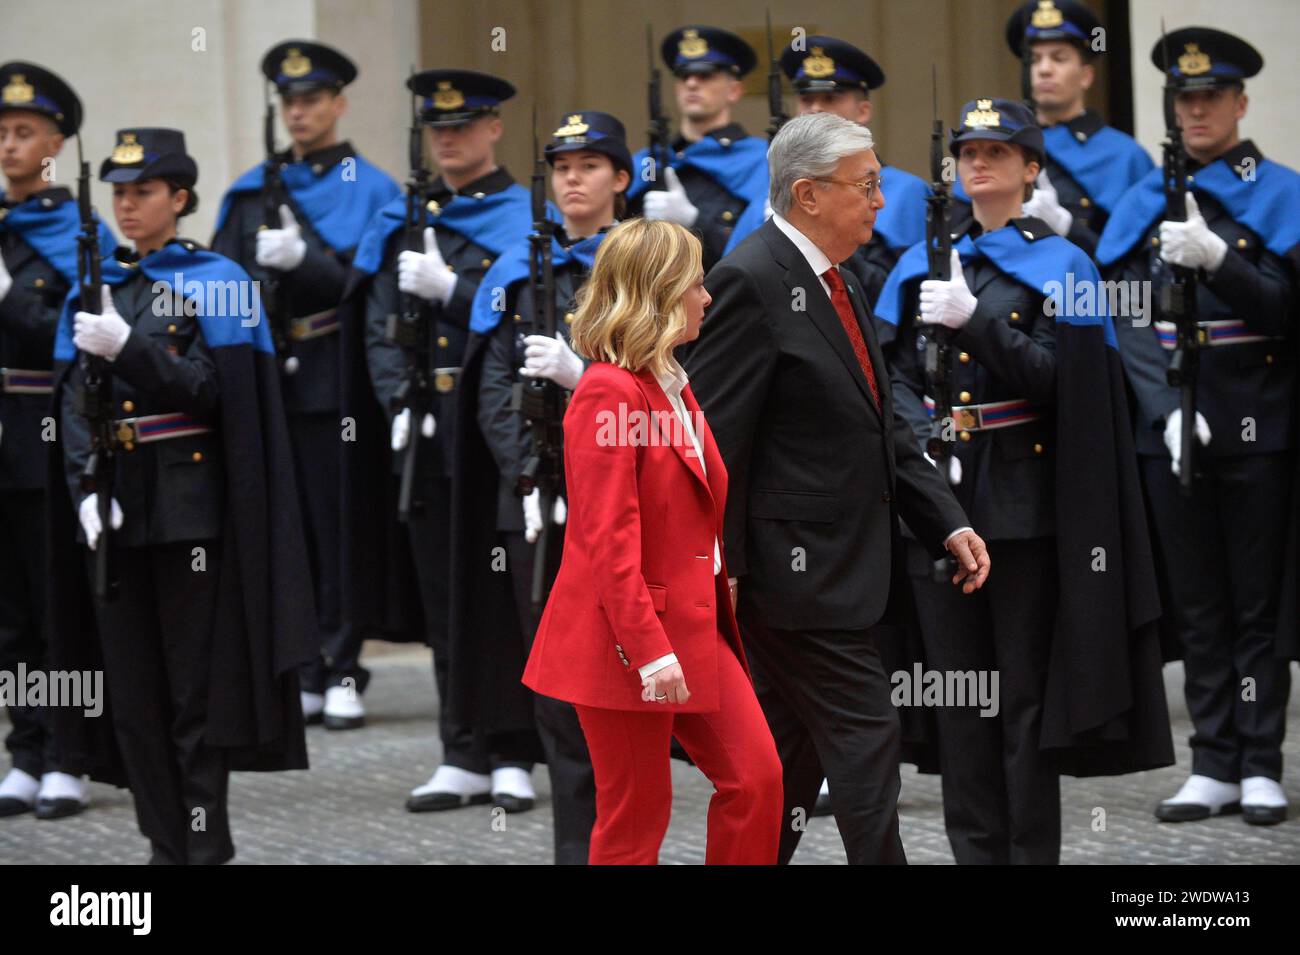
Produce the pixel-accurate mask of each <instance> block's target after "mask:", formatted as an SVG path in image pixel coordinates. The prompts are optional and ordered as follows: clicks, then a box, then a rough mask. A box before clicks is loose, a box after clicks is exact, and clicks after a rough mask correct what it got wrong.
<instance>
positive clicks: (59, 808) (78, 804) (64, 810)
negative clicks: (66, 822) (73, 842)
mask: <svg viewBox="0 0 1300 955" xmlns="http://www.w3.org/2000/svg"><path fill="white" fill-rule="evenodd" d="M89 805H90V803H88V802H85V801H84V800H81V799H72V798H69V797H64V796H60V797H59V798H57V799H50V798H48V797H42V798H40V799H37V800H36V818H37V819H65V818H67V817H68V816H75V815H77V814H78V813H82V812H85V811H86V807H87V806H89Z"/></svg>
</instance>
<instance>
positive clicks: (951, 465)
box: [925, 454, 961, 487]
mask: <svg viewBox="0 0 1300 955" xmlns="http://www.w3.org/2000/svg"><path fill="white" fill-rule="evenodd" d="M925 459H926V460H927V461H929V462H930V463H931V464H933V465H934V466H935V469H936V470H937V469H938V467H939V464H938V462H937V461H935V459H934V458H932V457H930V455H928V454H927V455H926V456H925ZM948 483H949V484H950V485H951V486H953V487H956V486H957V485H958V484H960V483H961V460H960V459H959V458H958V457H957V455H955V454H950V455H948Z"/></svg>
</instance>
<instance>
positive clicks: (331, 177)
mask: <svg viewBox="0 0 1300 955" xmlns="http://www.w3.org/2000/svg"><path fill="white" fill-rule="evenodd" d="M350 161H351V162H355V164H356V165H355V167H352V168H346V164H347V163H348V162H350ZM265 173H266V167H265V165H263V164H258V165H256V166H254V167H253V168H252V169H250V170H248V172H246V173H244V174H243V175H242V176H240V177H239V178H238V179H236V180H235V183H234V185H232V186H231V187H230V189H228V190H227V191H226V195H225V197H224V198H223V199H222V200H221V211H220V212H219V213H218V214H217V225H216V228H215V229H213V232H214V233H216V232H220V231H221V227H222V226H223V225H225V223H226V217H227V216H229V215H230V209H231V207H232V205H233V204H234V199H235V196H237V195H240V194H242V193H248V192H260V191H261V189H262V182H263V176H264V175H265ZM280 179H281V181H282V182H283V183H284V188H285V190H286V191H287V192H288V193H289V196H290V197H291V198H292V199H293V202H294V205H296V206H297V207H298V211H299V212H301V213H302V214H303V215H305V216H306V217H307V220H308V221H309V222H310V223H311V227H312V228H313V229H314V230H315V231H316V234H317V235H318V236H320V238H321V241H322V242H324V243H325V244H326V245H328V246H329V247H330V248H331V249H333V250H334V251H335V252H350V251H351V250H352V249H353V248H354V247H355V246H356V244H357V239H358V238H359V237H360V235H361V232H362V230H363V229H365V227H366V223H367V222H369V221H370V217H371V216H372V215H374V213H375V210H377V209H379V208H380V207H381V206H383V205H384V203H386V202H388V200H390V199H392V198H393V196H395V195H397V194H398V192H399V189H398V186H397V183H395V182H394V181H393V180H392V177H390V176H389V175H388V173H386V172H384V171H383V170H382V169H380V168H379V167H378V166H373V165H371V164H370V163H369V162H367V161H366V160H365V159H364V158H363V157H361V156H350V157H348V158H347V159H344V160H343V161H342V162H339V163H336V164H335V165H333V166H331V167H330V168H329V169H326V170H324V171H323V172H321V174H320V175H316V174H315V173H314V172H312V171H311V164H310V163H306V162H295V163H290V164H289V165H287V166H285V168H284V170H283V171H282V172H281V173H280ZM340 185H342V186H344V188H339V187H340Z"/></svg>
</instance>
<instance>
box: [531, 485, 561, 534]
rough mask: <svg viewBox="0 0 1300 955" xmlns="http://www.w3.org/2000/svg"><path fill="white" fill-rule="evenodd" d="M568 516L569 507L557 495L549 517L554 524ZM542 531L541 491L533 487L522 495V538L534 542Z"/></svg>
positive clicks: (559, 522)
mask: <svg viewBox="0 0 1300 955" xmlns="http://www.w3.org/2000/svg"><path fill="white" fill-rule="evenodd" d="M568 518H569V509H568V507H566V506H565V504H564V498H562V497H559V496H557V497H556V498H555V506H554V507H552V508H551V519H552V520H553V521H554V522H555V523H556V524H563V523H564V522H565V521H566V520H568ZM541 533H542V493H541V491H539V490H537V488H533V489H532V490H531V491H529V492H528V493H527V494H525V495H524V540H526V541H528V543H530V544H536V543H537V538H538V537H539V536H541Z"/></svg>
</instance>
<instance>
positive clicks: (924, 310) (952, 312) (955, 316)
mask: <svg viewBox="0 0 1300 955" xmlns="http://www.w3.org/2000/svg"><path fill="white" fill-rule="evenodd" d="M949 274H951V275H952V278H951V279H949V280H948V281H947V282H941V281H939V280H938V279H926V280H925V281H924V282H922V283H921V323H922V324H924V325H946V326H947V327H948V328H953V329H957V328H961V327H963V326H964V325H965V324H966V323H967V322H969V321H970V317H971V315H972V314H973V313H974V311H975V306H976V304H977V302H976V300H975V296H974V295H972V294H971V292H970V289H969V288H967V286H966V276H964V275H962V272H961V256H960V255H958V254H957V250H956V249H953V250H952V259H951V260H950V273H949Z"/></svg>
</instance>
